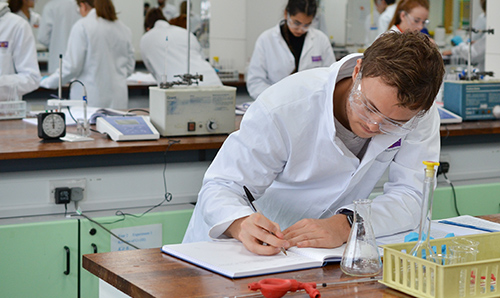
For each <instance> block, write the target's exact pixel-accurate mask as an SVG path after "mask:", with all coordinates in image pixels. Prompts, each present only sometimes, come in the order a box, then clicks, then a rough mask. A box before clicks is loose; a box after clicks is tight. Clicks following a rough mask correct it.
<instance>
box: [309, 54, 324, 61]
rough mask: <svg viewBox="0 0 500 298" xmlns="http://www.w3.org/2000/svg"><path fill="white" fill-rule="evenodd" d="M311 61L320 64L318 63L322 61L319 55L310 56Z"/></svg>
mask: <svg viewBox="0 0 500 298" xmlns="http://www.w3.org/2000/svg"><path fill="white" fill-rule="evenodd" d="M311 59H312V62H320V61H322V60H323V59H321V55H319V56H312V57H311Z"/></svg>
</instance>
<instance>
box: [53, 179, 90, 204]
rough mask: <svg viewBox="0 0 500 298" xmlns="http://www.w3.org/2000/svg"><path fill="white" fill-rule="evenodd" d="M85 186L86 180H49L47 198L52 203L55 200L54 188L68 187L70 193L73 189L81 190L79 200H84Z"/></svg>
mask: <svg viewBox="0 0 500 298" xmlns="http://www.w3.org/2000/svg"><path fill="white" fill-rule="evenodd" d="M86 185H87V179H86V178H75V179H63V180H49V191H50V193H49V198H50V200H51V201H52V202H55V200H56V188H63V187H68V188H70V189H71V190H72V191H73V189H74V188H78V189H80V188H81V190H82V197H81V199H84V198H85V191H84V190H85V187H86Z"/></svg>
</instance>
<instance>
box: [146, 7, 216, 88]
mask: <svg viewBox="0 0 500 298" xmlns="http://www.w3.org/2000/svg"><path fill="white" fill-rule="evenodd" d="M144 29H145V30H146V31H147V32H146V33H145V34H144V35H143V36H142V38H141V44H140V46H141V56H142V60H143V61H144V65H146V68H147V69H148V70H149V71H150V72H151V73H152V74H153V76H154V77H155V78H156V80H157V81H158V82H160V80H161V79H162V76H163V75H166V76H167V78H166V79H167V81H169V82H171V81H176V80H178V79H177V78H175V77H174V76H175V75H183V74H185V73H186V72H187V64H188V61H187V51H188V31H187V30H186V29H184V28H181V27H179V26H174V25H170V24H169V23H168V22H167V20H166V18H165V16H164V15H163V13H162V11H161V9H160V8H151V9H149V11H148V12H147V13H146V18H145V19H144ZM189 38H190V39H191V41H190V42H191V44H190V47H191V48H190V57H189V58H190V60H189V66H190V67H189V69H190V70H189V72H190V73H191V74H193V75H194V74H196V73H198V74H202V75H203V81H201V82H199V85H212V86H213V85H218V86H222V82H221V81H220V79H219V76H218V75H217V74H216V73H215V70H214V69H213V67H212V66H211V65H210V63H208V61H206V60H205V57H204V56H203V52H202V48H201V45H200V43H199V42H198V40H197V39H196V37H195V36H194V35H193V34H192V33H189Z"/></svg>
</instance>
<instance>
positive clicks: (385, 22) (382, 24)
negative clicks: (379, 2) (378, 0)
mask: <svg viewBox="0 0 500 298" xmlns="http://www.w3.org/2000/svg"><path fill="white" fill-rule="evenodd" d="M396 5H397V3H394V4H391V5H389V6H387V7H386V8H385V10H384V12H383V13H381V14H380V17H379V18H378V23H377V27H378V35H380V34H382V33H384V32H386V31H387V29H388V28H389V24H390V23H391V21H392V18H393V17H394V12H396Z"/></svg>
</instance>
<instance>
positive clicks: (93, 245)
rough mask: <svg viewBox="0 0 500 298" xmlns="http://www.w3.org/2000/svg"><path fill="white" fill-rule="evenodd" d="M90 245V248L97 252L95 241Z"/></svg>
mask: <svg viewBox="0 0 500 298" xmlns="http://www.w3.org/2000/svg"><path fill="white" fill-rule="evenodd" d="M90 245H91V246H92V248H93V249H94V253H95V254H96V253H97V245H95V243H92V244H90Z"/></svg>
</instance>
